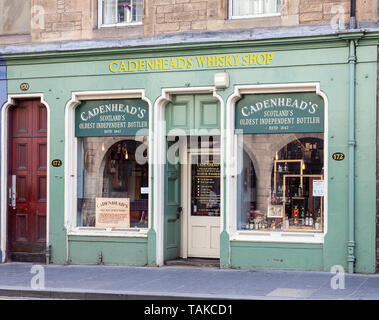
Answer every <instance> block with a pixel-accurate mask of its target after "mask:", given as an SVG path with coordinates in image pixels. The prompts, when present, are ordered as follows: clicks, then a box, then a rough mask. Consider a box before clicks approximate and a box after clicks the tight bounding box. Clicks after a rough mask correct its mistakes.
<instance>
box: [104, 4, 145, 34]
mask: <svg viewBox="0 0 379 320" xmlns="http://www.w3.org/2000/svg"><path fill="white" fill-rule="evenodd" d="M134 1H141V2H142V6H143V2H144V1H143V0H134ZM116 10H117V7H116ZM142 11H143V8H142ZM97 18H98V28H99V29H101V28H114V27H125V26H139V25H142V24H143V23H142V21H132V22H122V23H111V24H104V23H103V0H97Z"/></svg>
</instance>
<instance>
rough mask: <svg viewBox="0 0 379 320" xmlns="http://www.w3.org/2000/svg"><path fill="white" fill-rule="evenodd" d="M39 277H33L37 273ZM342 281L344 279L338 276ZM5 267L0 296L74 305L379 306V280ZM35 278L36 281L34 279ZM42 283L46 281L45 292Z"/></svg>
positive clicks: (189, 270)
mask: <svg viewBox="0 0 379 320" xmlns="http://www.w3.org/2000/svg"><path fill="white" fill-rule="evenodd" d="M33 269H35V270H34V273H32V270H33ZM339 276H341V274H339ZM343 276H344V278H340V279H339V281H338V282H337V283H338V284H339V285H340V286H342V287H344V289H333V288H332V285H331V284H332V283H336V281H333V279H335V278H333V277H336V274H335V273H329V272H309V271H277V270H272V271H270V270H235V269H227V270H225V269H218V268H198V267H185V266H179V267H178V266H164V267H125V266H102V265H99V266H83V265H41V266H40V267H36V266H35V265H33V264H31V263H5V264H0V296H7V297H36V298H58V299H59V298H62V299H65V298H70V299H123V300H130V299H132V300H142V299H154V300H167V299H170V300H172V299H177V300H180V299H221V300H225V299H233V300H282V299H291V300H295V299H302V300H316V299H322V300H325V299H327V300H340V299H343V300H379V274H375V275H370V274H344V275H343ZM33 277H34V278H33ZM40 279H44V287H42V282H41V281H39V280H40Z"/></svg>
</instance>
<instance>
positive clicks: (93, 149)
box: [77, 137, 149, 228]
mask: <svg viewBox="0 0 379 320" xmlns="http://www.w3.org/2000/svg"><path fill="white" fill-rule="evenodd" d="M78 140H79V141H78V146H79V147H78V148H79V150H78V184H77V185H78V191H77V194H78V226H85V227H110V228H129V227H139V228H147V222H148V220H147V219H148V197H149V194H148V192H149V190H148V163H147V137H144V140H145V141H143V142H139V141H135V137H87V138H79V139H78Z"/></svg>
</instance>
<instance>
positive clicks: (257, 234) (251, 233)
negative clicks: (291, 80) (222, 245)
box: [225, 83, 328, 244]
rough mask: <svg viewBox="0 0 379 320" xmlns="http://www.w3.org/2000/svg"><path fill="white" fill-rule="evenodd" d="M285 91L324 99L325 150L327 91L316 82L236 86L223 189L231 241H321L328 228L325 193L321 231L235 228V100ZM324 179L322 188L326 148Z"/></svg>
mask: <svg viewBox="0 0 379 320" xmlns="http://www.w3.org/2000/svg"><path fill="white" fill-rule="evenodd" d="M285 92H314V93H316V94H318V95H319V96H321V97H322V98H323V100H324V102H325V108H324V114H325V117H324V119H325V120H324V125H325V128H324V150H328V100H327V97H326V95H325V94H324V93H323V92H322V91H321V90H320V84H319V83H296V84H271V85H241V86H235V90H234V94H232V95H231V96H230V97H229V98H228V101H227V108H226V110H227V119H228V120H227V130H226V132H227V134H226V148H227V150H229V151H230V154H233V156H231V157H226V159H225V161H226V167H227V168H229V175H227V177H226V180H227V182H226V192H225V194H227V195H229V196H228V197H229V199H228V201H226V212H231V214H230V215H227V216H226V225H227V230H228V231H229V234H230V241H247V242H270V243H275V242H277V243H310V244H323V243H324V238H325V235H326V234H327V231H328V223H327V222H328V193H327V192H326V195H325V197H324V223H323V226H324V229H323V232H304V231H303V232H302V231H272V230H271V231H270V230H238V229H237V219H238V212H237V173H238V169H237V163H238V159H237V158H236V157H237V154H238V153H237V140H238V135H237V134H236V133H235V132H234V131H235V127H234V120H235V106H236V102H237V101H238V100H239V99H240V98H241V97H242V95H243V94H262V93H265V94H267V93H285ZM324 181H325V190H328V152H324Z"/></svg>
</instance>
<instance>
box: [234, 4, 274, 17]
mask: <svg viewBox="0 0 379 320" xmlns="http://www.w3.org/2000/svg"><path fill="white" fill-rule="evenodd" d="M280 6H281V0H233V3H232V15H233V16H236V17H242V16H251V15H259V14H270V13H278V12H280Z"/></svg>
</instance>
